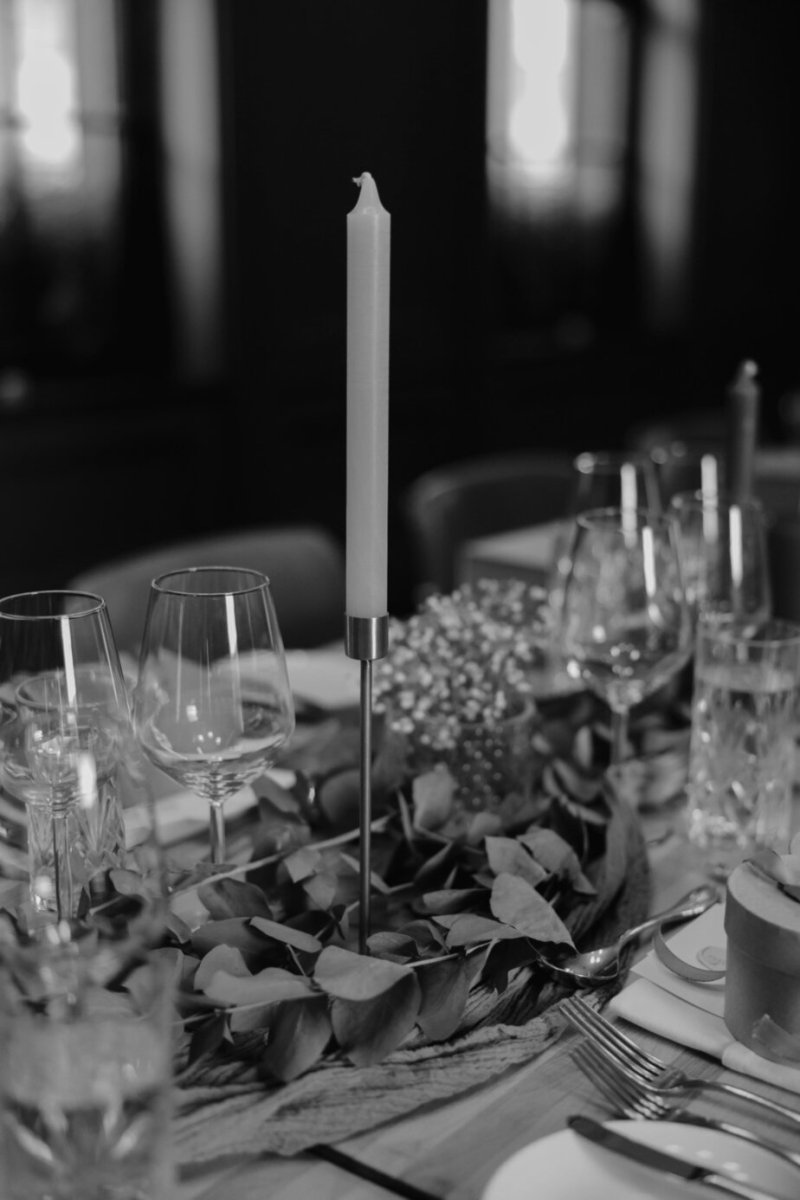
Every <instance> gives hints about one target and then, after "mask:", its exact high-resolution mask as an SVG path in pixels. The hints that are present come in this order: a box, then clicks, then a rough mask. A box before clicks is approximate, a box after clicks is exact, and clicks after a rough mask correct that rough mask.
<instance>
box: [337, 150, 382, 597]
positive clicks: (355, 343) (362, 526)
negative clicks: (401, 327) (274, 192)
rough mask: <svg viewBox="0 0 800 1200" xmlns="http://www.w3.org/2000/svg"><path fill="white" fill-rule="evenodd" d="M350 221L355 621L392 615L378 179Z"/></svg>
mask: <svg viewBox="0 0 800 1200" xmlns="http://www.w3.org/2000/svg"><path fill="white" fill-rule="evenodd" d="M355 182H356V183H358V184H359V185H360V187H361V194H360V196H359V199H358V203H357V204H356V206H355V208H354V209H353V211H352V212H350V213H348V216H347V579H346V610H347V615H348V616H350V617H380V616H383V615H384V614H385V613H386V609H387V599H386V593H387V558H388V547H387V541H388V477H389V262H390V239H391V218H390V216H389V214H388V213H387V211H386V209H385V208H384V207H383V205H382V204H381V202H380V198H379V196H378V189H377V188H376V186H375V181H374V180H373V178H372V176H371V175H369V174H367V173H365V174H363V175H361V176H360V177H359V178H358V179H356V180H355Z"/></svg>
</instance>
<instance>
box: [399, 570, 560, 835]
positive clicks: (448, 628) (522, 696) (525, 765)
mask: <svg viewBox="0 0 800 1200" xmlns="http://www.w3.org/2000/svg"><path fill="white" fill-rule="evenodd" d="M552 627H553V618H552V613H551V611H550V609H549V608H548V605H547V594H546V592H545V591H544V590H543V589H542V588H539V587H532V586H530V585H528V584H526V583H524V582H522V581H520V580H512V581H507V582H500V581H498V580H490V579H486V580H480V581H478V582H477V583H476V584H474V585H465V586H463V587H461V588H459V589H458V590H457V591H455V592H453V593H452V594H449V595H433V596H430V597H429V598H428V599H427V600H426V601H425V602H424V603H423V605H422V606H421V608H420V610H419V611H418V612H417V613H415V614H414V615H413V616H411V617H410V618H409V619H408V620H405V621H401V620H397V619H395V620H393V621H392V622H391V624H390V639H389V646H390V648H389V654H388V656H387V657H386V658H385V659H383V660H382V661H381V662H380V663H379V664H378V666H377V671H376V679H375V708H376V710H377V711H378V712H380V713H383V714H384V716H385V721H386V726H387V729H388V731H389V733H390V734H392V735H394V736H395V737H397V738H400V739H402V740H403V742H404V743H405V747H406V750H407V756H408V765H409V769H410V770H411V771H412V772H413V773H414V774H415V775H419V774H424V773H425V772H426V771H429V770H431V769H434V768H436V767H439V769H440V770H439V789H438V790H439V794H440V795H442V794H443V792H442V788H444V789H445V791H446V790H447V786H448V784H447V780H449V783H450V785H451V786H450V794H451V796H452V798H453V800H454V804H455V807H456V808H457V809H458V810H459V812H460V813H461V814H463V813H469V812H473V813H474V812H487V811H497V810H499V809H500V808H502V806H503V805H504V804H506V802H507V801H509V798H512V799H511V806H512V807H514V806H515V805H516V804H517V803H518V802H519V801H527V800H528V799H529V798H530V794H531V788H532V784H533V779H534V769H535V754H534V750H533V730H534V721H535V717H536V703H535V700H534V696H533V691H534V688H533V676H534V670H535V668H537V667H541V665H542V662H543V657H544V647H545V646H546V645H547V643H548V641H549V640H550V638H551V635H552ZM445 774H446V780H445V779H444V778H443V775H445ZM456 815H457V814H456Z"/></svg>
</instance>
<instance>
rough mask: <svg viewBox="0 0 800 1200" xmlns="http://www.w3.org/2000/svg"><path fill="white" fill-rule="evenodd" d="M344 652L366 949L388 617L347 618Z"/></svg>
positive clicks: (361, 944) (361, 934) (361, 941)
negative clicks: (355, 682)
mask: <svg viewBox="0 0 800 1200" xmlns="http://www.w3.org/2000/svg"><path fill="white" fill-rule="evenodd" d="M344 648H345V652H346V653H347V655H348V656H349V657H350V658H358V659H360V661H361V753H360V756H359V773H360V782H361V799H360V804H359V818H360V855H359V878H360V885H361V902H360V905H359V928H358V948H359V950H360V951H361V953H362V954H366V952H367V938H368V937H369V933H370V913H371V908H372V888H371V881H372V867H371V857H372V853H371V852H372V774H371V769H372V664H373V662H374V661H375V660H376V659H378V658H384V657H385V656H386V652H387V650H388V648H389V616H388V613H387V614H385V615H384V616H382V617H350V616H348V617H346V624H345V638H344Z"/></svg>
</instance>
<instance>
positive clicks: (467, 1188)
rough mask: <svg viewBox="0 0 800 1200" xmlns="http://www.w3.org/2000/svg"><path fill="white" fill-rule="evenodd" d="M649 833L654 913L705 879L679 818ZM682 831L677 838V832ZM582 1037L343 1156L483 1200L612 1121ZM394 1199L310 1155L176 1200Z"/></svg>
mask: <svg viewBox="0 0 800 1200" xmlns="http://www.w3.org/2000/svg"><path fill="white" fill-rule="evenodd" d="M643 826H644V830H645V836H646V839H647V842H648V847H649V857H650V862H651V870H652V896H651V910H652V911H653V912H657V911H660V910H661V909H662V908H666V907H667V906H668V905H670V904H672V903H673V902H674V901H675V900H677V899H678V898H679V897H680V896H682V895H683V894H684V893H685V892H687V891H688V890H689V889H690V888H692V887H694V886H696V885H697V884H698V883H700V882H703V873H702V869H701V864H700V863H699V862H698V861H697V858H696V857H695V855H694V854H693V853H692V852H691V851H690V849H689V848H688V846H687V843H686V841H685V839H684V838H683V837H682V836H681V834H680V831H679V830H680V814H679V813H678V814H677V815H676V814H675V813H674V812H673V813H664V814H658V813H655V814H652V815H649V816H647V817H646V818H643ZM673 826H675V827H676V828H677V829H678V832H671V830H672V828H673ZM633 1032H634V1035H635V1037H636V1039H637V1041H639V1042H640V1043H641V1044H642V1045H644V1046H646V1047H648V1048H650V1049H651V1050H653V1051H654V1052H655V1053H657V1054H659V1055H660V1056H661V1057H663V1058H665V1059H667V1060H669V1061H675V1062H676V1064H678V1065H680V1066H682V1067H684V1068H686V1069H688V1070H691V1071H692V1072H693V1073H694V1074H702V1075H707V1076H710V1077H721V1078H726V1079H730V1080H731V1081H738V1082H740V1083H741V1082H742V1077H740V1076H736V1075H733V1074H732V1073H731V1072H729V1071H724V1070H722V1068H721V1067H720V1066H719V1064H717V1063H715V1062H712V1061H711V1060H709V1059H704V1058H701V1057H700V1056H699V1055H697V1054H695V1053H693V1052H691V1051H688V1050H681V1049H680V1048H679V1047H678V1046H676V1045H675V1044H674V1043H671V1042H667V1041H664V1040H663V1039H661V1038H658V1037H655V1036H653V1035H650V1034H647V1033H644V1032H643V1031H641V1030H635V1031H633ZM580 1036H581V1035H579V1034H576V1033H574V1032H573V1031H568V1032H567V1033H566V1034H565V1035H564V1036H563V1037H562V1038H561V1039H560V1040H559V1041H558V1042H557V1043H556V1044H555V1045H553V1046H551V1047H550V1048H549V1049H548V1050H547V1051H545V1052H544V1053H543V1054H542V1055H540V1056H539V1057H538V1058H536V1059H535V1060H534V1061H532V1062H531V1063H529V1064H527V1065H526V1066H524V1067H522V1068H519V1069H516V1070H514V1071H512V1072H510V1073H508V1074H507V1075H506V1076H505V1077H502V1078H500V1079H498V1080H496V1081H495V1082H493V1083H491V1084H490V1085H488V1086H484V1087H481V1088H478V1089H476V1090H475V1091H474V1092H473V1093H471V1094H469V1095H466V1096H463V1097H461V1098H459V1099H457V1100H454V1101H452V1102H451V1103H447V1104H437V1105H431V1106H428V1107H426V1108H425V1110H424V1111H421V1112H419V1113H417V1114H415V1115H412V1116H410V1117H408V1118H406V1119H404V1120H401V1121H396V1122H392V1123H391V1124H388V1125H384V1126H383V1127H381V1128H379V1129H375V1130H372V1131H370V1132H367V1133H364V1134H359V1135H358V1136H356V1137H353V1138H350V1139H348V1140H347V1141H346V1142H342V1143H341V1144H340V1149H342V1150H345V1151H347V1152H348V1153H349V1154H351V1155H353V1156H355V1157H357V1158H359V1159H361V1160H362V1161H364V1162H366V1163H369V1164H370V1165H372V1166H374V1167H377V1168H380V1169H381V1170H383V1171H386V1172H388V1173H390V1174H392V1175H393V1176H395V1177H400V1178H402V1179H404V1180H405V1181H407V1182H408V1183H412V1184H414V1185H416V1186H417V1187H419V1188H423V1189H425V1190H427V1191H428V1192H430V1193H431V1194H433V1195H435V1196H438V1197H441V1198H442V1200H480V1197H481V1196H482V1194H483V1191H484V1189H485V1187H486V1185H487V1183H488V1181H489V1179H490V1178H491V1176H492V1175H493V1173H494V1172H495V1171H496V1170H497V1169H498V1167H499V1166H500V1165H501V1163H503V1162H504V1161H505V1160H506V1159H507V1158H508V1157H509V1156H510V1155H511V1154H513V1153H514V1152H515V1151H517V1150H519V1149H521V1148H522V1147H524V1146H526V1145H527V1144H528V1143H529V1142H532V1141H534V1140H536V1139H538V1138H542V1137H546V1136H547V1135H548V1134H551V1133H555V1132H556V1131H558V1130H560V1129H563V1128H564V1126H565V1124H566V1119H567V1117H568V1116H569V1115H570V1114H572V1113H575V1112H582V1113H587V1114H589V1115H593V1116H595V1117H599V1118H608V1116H609V1115H610V1114H609V1110H608V1107H607V1106H606V1105H605V1104H604V1103H603V1101H602V1100H601V1099H600V1098H599V1096H598V1094H597V1092H596V1091H595V1089H594V1088H593V1086H592V1085H591V1084H590V1083H589V1082H588V1080H586V1079H585V1077H584V1076H583V1075H582V1074H581V1073H580V1072H579V1071H578V1069H577V1067H576V1066H575V1065H574V1063H573V1062H572V1060H571V1058H570V1051H571V1049H572V1047H573V1046H574V1045H575V1044H576V1042H577V1041H578V1040H580ZM745 1086H747V1087H748V1088H750V1089H751V1090H753V1091H759V1092H761V1093H762V1094H764V1095H771V1096H773V1097H774V1098H775V1099H778V1100H781V1101H783V1103H785V1104H786V1103H788V1104H789V1105H790V1106H796V1107H797V1108H798V1109H800V1099H799V1098H798V1097H796V1096H792V1095H791V1094H790V1093H787V1092H786V1091H783V1090H781V1089H779V1088H773V1087H770V1086H768V1085H767V1084H763V1083H761V1082H759V1081H756V1080H751V1079H748V1080H747V1081H746V1084H745ZM695 1107H696V1111H698V1112H703V1113H705V1115H707V1116H714V1115H716V1116H717V1117H721V1116H722V1115H723V1114H724V1115H725V1116H727V1118H728V1119H729V1120H736V1119H738V1120H739V1122H740V1123H744V1124H747V1125H748V1127H749V1128H751V1129H753V1130H755V1131H757V1132H758V1131H760V1132H762V1133H764V1134H766V1133H767V1132H769V1133H770V1134H771V1135H772V1136H773V1138H775V1139H776V1140H781V1141H782V1142H783V1143H784V1144H785V1145H786V1146H787V1148H790V1149H794V1150H800V1138H798V1136H797V1134H796V1133H792V1132H791V1131H787V1130H786V1129H782V1128H781V1127H779V1126H778V1125H776V1124H775V1123H774V1122H772V1121H770V1120H769V1119H767V1120H763V1119H762V1118H760V1117H754V1116H753V1114H752V1110H751V1109H747V1110H743V1109H742V1107H741V1106H736V1102H733V1104H726V1103H720V1101H719V1100H718V1099H716V1100H713V1101H704V1100H701V1099H699V1098H698V1099H697V1100H696V1101H695V1100H693V1101H692V1108H693V1109H694V1108H695ZM532 1194H533V1193H532ZM388 1195H389V1193H388V1192H387V1191H385V1190H384V1189H383V1188H381V1187H379V1186H377V1185H375V1184H372V1183H368V1182H365V1181H363V1180H361V1179H358V1178H355V1177H354V1176H352V1175H350V1174H349V1173H347V1172H345V1171H343V1170H342V1169H341V1168H339V1167H337V1166H334V1165H332V1164H329V1163H326V1162H320V1161H317V1160H315V1159H314V1158H312V1157H310V1156H299V1157H298V1158H296V1159H281V1158H278V1157H275V1156H265V1157H262V1158H256V1159H253V1160H250V1161H248V1162H242V1163H238V1164H229V1165H227V1166H224V1167H220V1166H213V1167H202V1168H200V1167H198V1168H197V1170H196V1171H192V1172H190V1173H189V1174H188V1175H187V1176H185V1177H184V1178H183V1179H182V1181H181V1183H180V1184H179V1185H178V1186H177V1188H176V1191H175V1200H267V1198H269V1200H309V1198H311V1197H314V1198H317V1197H319V1198H321V1200H322V1198H324V1200H380V1198H381V1197H386V1196H388Z"/></svg>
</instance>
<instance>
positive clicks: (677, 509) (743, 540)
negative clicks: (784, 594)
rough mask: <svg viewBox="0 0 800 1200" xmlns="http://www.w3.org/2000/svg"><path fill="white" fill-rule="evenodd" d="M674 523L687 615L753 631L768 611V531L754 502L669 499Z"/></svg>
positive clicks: (720, 497) (684, 495)
mask: <svg viewBox="0 0 800 1200" xmlns="http://www.w3.org/2000/svg"><path fill="white" fill-rule="evenodd" d="M667 515H668V516H669V517H670V518H671V519H672V520H673V521H674V523H675V529H676V531H677V540H678V551H679V553H680V556H681V567H682V570H683V580H684V588H685V591H686V599H687V603H688V605H689V611H690V613H691V615H692V618H693V620H694V621H695V622H696V619H697V616H698V614H699V613H702V614H703V615H704V616H705V617H706V618H708V619H713V620H716V621H730V620H734V619H735V620H737V621H739V622H743V621H744V622H748V623H750V624H752V625H753V627H757V626H758V625H760V624H761V623H762V622H763V621H765V620H766V619H767V618H768V617H769V616H770V613H771V610H772V597H771V588H770V575H769V566H768V562H767V530H766V521H765V519H764V510H763V509H762V507H761V504H760V503H759V501H758V500H755V499H751V500H742V501H733V500H731V499H730V498H728V497H727V496H725V495H724V494H717V495H713V494H709V493H704V492H703V491H697V492H681V493H679V494H678V495H676V496H673V497H672V499H671V500H670V502H669V506H668V508H667Z"/></svg>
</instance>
